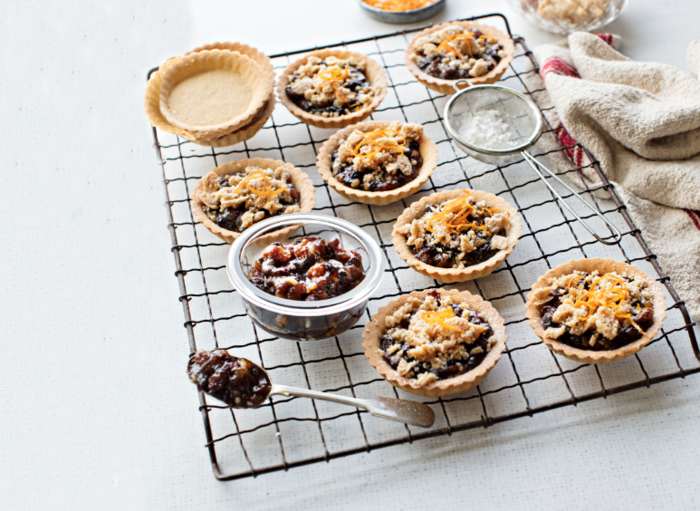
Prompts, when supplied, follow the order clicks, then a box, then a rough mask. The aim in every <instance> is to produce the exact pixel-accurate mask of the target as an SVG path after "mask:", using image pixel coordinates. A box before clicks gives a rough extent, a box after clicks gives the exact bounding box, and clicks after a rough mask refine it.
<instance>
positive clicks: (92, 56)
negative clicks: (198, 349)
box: [0, 0, 700, 510]
mask: <svg viewBox="0 0 700 511" xmlns="http://www.w3.org/2000/svg"><path fill="white" fill-rule="evenodd" d="M495 11H500V12H504V13H505V14H507V15H509V18H510V21H511V23H512V26H513V29H514V32H515V33H518V34H521V35H524V36H525V37H526V39H527V41H528V43H529V45H530V46H531V47H534V46H535V45H537V44H539V43H541V42H545V41H548V40H554V39H556V37H555V36H551V35H548V34H545V33H542V32H539V31H537V30H536V29H535V28H534V27H531V26H529V25H527V24H526V22H525V21H524V20H521V19H520V18H518V17H517V16H516V15H515V14H514V13H512V11H511V10H510V8H509V7H508V6H507V5H506V2H505V1H503V0H500V1H497V0H492V1H489V2H477V1H468V0H464V1H459V0H449V6H448V9H447V10H446V11H445V12H444V13H443V14H442V15H441V16H440V17H439V18H438V20H447V19H453V18H458V17H467V16H471V15H477V14H483V13H486V12H495ZM3 12H4V15H3V17H2V21H0V41H1V42H2V46H1V48H2V49H1V50H0V51H1V52H2V59H1V61H0V62H1V66H0V85H1V91H2V92H1V93H0V108H1V110H0V112H1V119H2V120H1V121H0V130H1V137H0V140H2V143H1V145H2V149H1V151H0V154H1V155H2V164H1V165H2V187H1V190H2V200H0V212H1V214H2V215H1V216H2V222H1V223H0V240H1V241H0V246H1V247H2V248H1V249H0V271H1V272H2V273H1V275H2V281H1V283H0V297H1V302H0V305H1V309H0V310H1V313H2V322H1V324H0V325H1V326H0V332H2V336H1V338H2V377H1V378H0V397H1V400H2V401H1V402H2V404H3V407H2V412H1V414H2V415H1V417H2V435H0V453H1V454H0V457H1V458H0V459H1V461H0V506H1V507H2V508H3V509H8V510H19V509H22V510H24V509H90V510H93V509H100V510H110V509H130V510H137V509H139V510H140V509H204V508H207V509H305V510H320V509H336V508H337V509H343V508H344V509H373V508H379V506H380V505H381V507H382V508H383V509H387V510H389V509H420V508H430V509H439V508H456V509H464V508H468V509H471V508H486V509H489V508H503V509H545V508H547V509H549V508H551V509H564V508H569V509H591V508H593V507H594V506H595V507H596V508H599V509H613V508H615V509H624V508H637V509H693V508H695V509H697V507H698V506H699V505H700V504H698V497H697V485H698V480H697V476H698V473H699V472H700V470H699V469H700V466H699V462H698V459H700V458H699V456H700V436H699V435H698V426H697V425H698V419H699V418H700V407H699V405H698V393H699V392H698V391H700V378H698V377H692V376H691V377H689V378H688V379H686V380H677V381H674V382H670V383H666V384H661V385H658V386H656V387H652V388H651V389H650V390H646V389H643V390H638V391H634V392H630V393H627V394H623V395H619V396H614V397H611V398H609V399H608V400H607V401H603V400H600V401H596V402H591V403H587V404H582V405H579V406H578V407H577V408H573V407H569V408H566V409H561V410H557V411H552V412H547V413H545V414H541V415H538V416H535V417H534V418H532V419H529V418H526V419H520V420H517V421H513V422H509V423H504V424H501V425H497V426H495V427H493V428H490V429H489V430H474V431H470V432H466V433H460V434H456V435H454V436H453V437H452V438H447V437H444V438H437V439H433V440H429V441H423V442H420V443H418V444H414V445H413V446H403V447H397V448H390V449H384V450H380V451H377V452H373V453H371V454H367V455H364V454H363V455H357V456H352V457H347V458H343V459H339V460H334V461H332V462H331V463H330V464H316V465H313V466H309V467H303V468H296V469H294V470H292V471H290V472H289V473H284V472H279V473H275V474H270V475H265V476H261V477H259V478H257V479H245V480H241V481H235V482H229V483H219V482H217V481H216V480H215V479H214V477H213V475H212V473H211V469H210V464H209V458H208V455H207V452H206V450H205V449H204V448H203V444H204V442H205V439H204V431H203V428H202V422H201V416H200V414H199V413H198V412H197V406H198V401H197V395H196V392H195V391H194V388H193V387H192V386H191V384H190V383H189V382H188V381H187V378H186V376H185V373H184V368H185V364H186V361H187V353H188V350H187V340H186V336H185V331H184V329H183V328H182V323H183V321H184V320H183V316H182V309H181V306H180V303H179V302H178V300H177V296H179V290H178V287H177V280H176V279H175V278H174V277H173V271H174V264H173V258H172V255H171V253H170V239H169V235H168V231H167V229H166V227H165V224H166V213H165V210H164V207H163V190H162V186H163V185H162V181H161V171H160V167H159V166H158V164H157V160H156V156H155V154H154V151H153V149H152V148H151V143H152V140H151V133H150V126H149V124H148V122H147V119H146V117H145V115H144V114H143V108H142V96H143V91H144V87H145V76H146V71H147V70H148V69H149V68H151V67H153V66H156V65H158V64H160V63H161V62H162V61H164V60H165V59H166V58H168V57H170V56H172V55H175V54H182V53H184V52H185V51H187V50H189V49H191V48H193V47H195V46H197V45H199V44H204V43H210V42H214V41H217V40H231V41H242V42H245V43H248V44H251V45H253V46H255V47H258V48H259V49H261V50H263V51H265V52H266V53H275V52H281V51H284V50H293V49H298V48H305V47H311V46H316V45H320V46H322V45H323V44H325V43H333V42H336V41H339V40H341V39H344V40H350V39H354V38H359V37H366V36H370V35H374V34H381V33H386V32H390V31H393V30H394V29H395V27H392V26H388V25H383V24H380V23H378V22H374V21H372V20H370V19H368V18H367V17H365V16H364V15H363V14H362V12H361V11H360V10H359V7H358V6H356V5H354V1H352V0H314V1H311V0H306V1H301V0H299V1H291V0H284V1H283V0H277V1H264V0H258V1H246V2H244V1H241V0H229V1H227V2H224V1H213V0H210V1H199V2H185V1H178V0H170V1H168V2H165V1H161V0H153V1H151V2H132V1H119V2H113V1H112V2H108V1H101V2H91V1H82V2H71V3H67V2H63V3H58V2H12V3H10V2H4V5H3ZM698 19H700V4H699V3H698V2H697V1H696V0H673V1H671V0H633V1H632V5H631V6H630V8H629V10H628V11H626V12H625V13H624V14H623V16H622V17H621V18H620V19H619V20H618V21H616V22H614V23H613V24H612V25H610V27H609V30H610V31H614V32H617V33H620V34H621V35H622V36H623V48H622V51H623V52H624V53H626V54H627V55H629V56H631V57H633V58H636V59H645V60H659V61H663V62H666V63H669V64H673V65H676V66H678V67H680V68H681V69H684V70H687V68H686V63H685V51H686V48H687V46H688V44H689V43H690V41H691V40H692V39H695V38H700V31H699V30H698V25H697V20H698Z"/></svg>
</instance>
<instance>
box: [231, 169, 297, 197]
mask: <svg viewBox="0 0 700 511" xmlns="http://www.w3.org/2000/svg"><path fill="white" fill-rule="evenodd" d="M258 178H260V179H262V184H263V187H264V189H263V190H258V189H257V188H254V187H253V186H251V184H250V181H251V180H252V179H258ZM244 186H245V187H246V188H247V189H248V190H249V191H251V192H253V193H254V194H256V195H260V196H262V197H274V196H275V195H279V194H280V193H282V192H284V191H285V190H286V189H287V187H286V186H283V187H282V188H278V189H277V190H271V189H270V188H271V187H272V180H271V179H270V178H269V177H268V176H267V174H265V173H264V172H263V171H262V170H254V171H253V172H251V173H250V174H248V175H247V176H246V177H245V178H244V179H243V180H242V181H241V182H240V183H238V186H237V187H236V191H237V192H240V191H241V189H242V188H243V187H244Z"/></svg>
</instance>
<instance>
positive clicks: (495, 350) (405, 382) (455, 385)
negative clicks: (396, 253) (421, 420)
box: [362, 289, 508, 397]
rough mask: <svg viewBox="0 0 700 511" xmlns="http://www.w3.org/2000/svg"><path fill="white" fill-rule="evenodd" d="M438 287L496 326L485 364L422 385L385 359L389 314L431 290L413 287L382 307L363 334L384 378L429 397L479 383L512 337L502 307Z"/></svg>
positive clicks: (374, 364) (371, 359) (369, 355)
mask: <svg viewBox="0 0 700 511" xmlns="http://www.w3.org/2000/svg"><path fill="white" fill-rule="evenodd" d="M437 291H438V292H439V293H440V295H441V296H443V297H446V296H450V297H452V300H453V301H454V302H457V303H461V304H464V305H467V306H469V307H471V308H473V309H474V310H475V311H476V312H477V313H478V314H479V316H481V318H482V319H484V320H485V321H487V322H488V324H489V326H490V327H491V329H492V330H493V336H494V337H495V338H496V343H495V344H494V345H493V346H492V347H491V350H490V351H489V352H488V354H487V355H486V357H485V358H484V360H483V361H482V362H481V364H479V365H478V366H477V367H475V368H474V369H472V370H471V371H468V372H466V373H464V374H460V375H459V376H455V377H453V378H448V379H445V380H437V381H434V382H431V383H428V384H424V385H420V384H419V383H418V381H417V380H416V379H415V378H405V377H403V376H400V375H399V373H398V372H396V371H395V370H394V369H392V367H391V366H390V365H389V364H388V363H387V362H386V360H384V356H383V352H382V350H381V348H380V339H381V338H382V335H384V332H386V322H385V321H386V318H387V317H388V316H391V315H392V314H393V313H394V312H395V311H396V310H397V309H398V308H399V307H401V306H402V305H403V304H405V303H406V301H407V300H408V299H409V298H413V297H416V298H419V299H423V298H424V297H425V296H426V295H427V294H428V293H429V292H430V291H413V292H412V293H410V294H407V295H403V296H400V297H399V298H398V299H397V300H394V301H393V302H389V303H388V304H387V305H386V306H384V307H381V308H380V309H379V310H378V311H377V313H376V314H374V315H373V316H372V319H371V321H370V322H369V323H367V324H366V325H365V332H364V334H362V337H363V338H364V339H365V340H364V342H363V343H362V347H363V348H365V356H366V357H367V358H368V359H369V363H370V365H371V366H372V367H374V368H375V369H376V370H377V372H378V373H379V374H380V375H381V376H382V378H384V379H385V380H386V381H388V382H389V383H391V384H392V385H393V386H394V387H399V388H400V389H402V390H405V391H406V392H410V393H412V394H418V395H421V396H426V397H440V396H446V395H449V394H456V393H457V392H463V391H465V390H469V389H471V388H474V387H476V386H477V385H478V384H479V382H481V381H482V380H483V379H484V378H486V376H488V374H489V372H490V371H491V369H493V368H494V366H495V365H496V362H498V361H499V360H500V358H501V354H502V353H503V351H504V350H505V348H506V341H507V340H508V337H507V336H506V327H505V322H504V320H503V318H502V317H501V316H500V314H498V311H497V310H496V309H495V308H494V307H493V306H492V305H491V304H490V303H489V302H487V301H485V300H484V299H482V298H481V297H480V296H477V295H472V294H471V293H469V292H467V291H461V292H460V291H457V290H456V289H452V290H447V289H438V290H437Z"/></svg>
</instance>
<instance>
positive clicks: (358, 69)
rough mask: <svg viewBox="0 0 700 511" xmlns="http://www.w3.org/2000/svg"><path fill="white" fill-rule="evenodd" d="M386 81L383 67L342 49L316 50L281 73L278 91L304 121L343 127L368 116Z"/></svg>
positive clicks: (377, 104) (387, 82) (379, 97)
mask: <svg viewBox="0 0 700 511" xmlns="http://www.w3.org/2000/svg"><path fill="white" fill-rule="evenodd" d="M388 85H389V79H388V78H387V75H386V72H385V71H384V68H382V66H380V65H379V64H378V63H377V62H375V61H374V60H372V59H370V58H369V57H367V56H365V55H362V54H360V53H353V52H349V51H345V50H330V49H328V50H318V51H314V52H311V53H309V54H308V55H307V56H305V57H303V58H302V59H300V60H297V61H296V62H294V63H292V64H291V65H290V66H289V67H288V68H287V69H286V70H285V71H284V73H282V76H280V79H279V81H278V83H277V94H278V95H279V97H280V99H281V101H282V103H284V105H285V106H286V107H287V108H288V109H289V111H290V112H291V113H292V114H294V116H296V117H298V118H299V119H301V120H302V121H303V122H305V123H306V124H310V125H312V126H316V127H319V128H342V127H344V126H349V125H350V124H354V123H356V122H359V121H361V120H363V119H365V118H366V117H368V116H369V115H370V114H371V113H372V112H373V111H374V110H375V109H376V108H377V107H378V106H379V104H380V103H381V102H382V99H384V96H385V95H386V89H387V87H388Z"/></svg>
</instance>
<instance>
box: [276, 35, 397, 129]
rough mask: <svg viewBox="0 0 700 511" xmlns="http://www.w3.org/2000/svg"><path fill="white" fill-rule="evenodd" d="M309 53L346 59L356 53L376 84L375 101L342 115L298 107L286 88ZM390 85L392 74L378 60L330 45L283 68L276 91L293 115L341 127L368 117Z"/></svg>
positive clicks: (314, 123) (315, 123)
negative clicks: (327, 114)
mask: <svg viewBox="0 0 700 511" xmlns="http://www.w3.org/2000/svg"><path fill="white" fill-rule="evenodd" d="M309 57H318V58H320V59H325V58H326V57H337V58H339V59H343V60H345V59H349V58H351V57H354V58H355V59H356V60H361V61H362V62H364V63H365V70H364V73H365V76H366V77H367V81H368V82H369V83H370V84H371V85H372V86H373V87H375V88H376V93H375V95H374V97H373V98H372V101H370V103H369V104H367V105H365V106H363V107H362V108H360V109H359V110H357V111H355V112H350V113H349V114H346V115H341V116H339V117H324V116H322V115H313V114H310V113H309V112H307V111H305V110H303V109H302V108H299V107H298V106H297V105H296V104H295V103H294V102H293V101H292V100H291V99H289V97H288V96H287V93H286V92H285V89H286V87H287V85H289V81H290V79H291V77H292V75H293V74H294V73H295V71H296V70H297V69H299V68H300V67H301V66H303V65H304V64H306V62H307V60H308V59H309ZM387 87H389V77H388V76H387V74H386V71H384V68H383V67H382V66H381V65H380V64H379V63H377V62H376V61H374V60H372V59H371V58H369V57H368V56H366V55H362V54H361V53H354V52H351V51H347V50H338V49H330V48H329V49H325V50H316V51H313V52H311V53H309V54H307V55H306V56H304V57H302V58H301V59H299V60H297V61H295V62H292V63H291V64H290V65H289V66H288V67H287V69H285V70H284V72H283V73H282V75H281V76H280V77H279V80H278V81H277V95H278V96H279V98H280V101H281V102H282V104H283V105H284V106H286V107H287V109H288V110H289V111H290V112H291V113H292V115H294V116H295V117H296V118H297V119H299V120H301V121H302V122H304V123H306V124H309V125H310V126H315V127H316V128H322V129H338V128H344V127H346V126H350V125H351V124H357V123H358V122H360V121H363V120H364V119H366V118H367V117H369V116H370V115H371V114H372V112H374V111H375V110H376V109H377V107H378V106H379V105H380V103H381V102H382V100H383V99H384V96H386V91H387Z"/></svg>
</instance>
